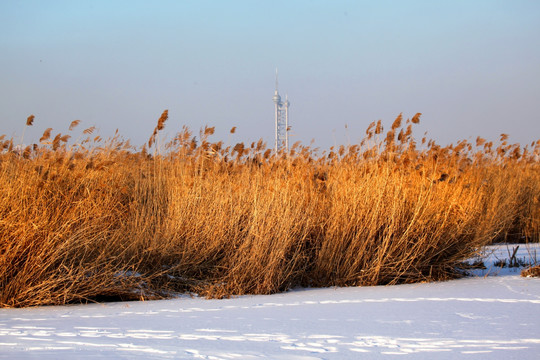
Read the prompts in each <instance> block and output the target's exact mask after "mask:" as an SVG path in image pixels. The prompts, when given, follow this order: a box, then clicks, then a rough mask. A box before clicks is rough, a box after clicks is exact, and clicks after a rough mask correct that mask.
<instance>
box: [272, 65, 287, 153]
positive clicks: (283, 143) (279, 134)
mask: <svg viewBox="0 0 540 360" xmlns="http://www.w3.org/2000/svg"><path fill="white" fill-rule="evenodd" d="M272 100H273V101H274V122H275V143H274V150H275V152H276V153H278V152H280V151H282V150H285V151H286V152H288V151H289V105H290V103H289V99H288V96H285V102H282V101H281V96H279V91H278V69H277V68H276V90H275V92H274V97H273V98H272Z"/></svg>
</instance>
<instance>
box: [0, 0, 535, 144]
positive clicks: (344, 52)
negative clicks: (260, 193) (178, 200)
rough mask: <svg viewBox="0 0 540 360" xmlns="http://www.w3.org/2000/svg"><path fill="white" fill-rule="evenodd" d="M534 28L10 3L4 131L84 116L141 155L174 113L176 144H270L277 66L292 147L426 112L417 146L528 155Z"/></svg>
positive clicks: (441, 18)
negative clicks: (505, 148)
mask: <svg viewBox="0 0 540 360" xmlns="http://www.w3.org/2000/svg"><path fill="white" fill-rule="evenodd" d="M539 18H540V1H535V0H531V1H527V0H513V1H497V0H485V1H484V0H476V1H470V0H467V1H462V0H456V1H415V0H411V1H397V0H396V1H361V0H359V1H343V0H334V1H320V0H311V1H309V0H298V1H282V0H276V1H256V0H252V1H235V0H231V1H209V0H197V1H195V0H193V1H191V0H185V1H136V0H129V1H120V0H118V1H99V0H96V1H85V0H78V1H69V0H68V1H57V0H48V1H30V0H0V69H2V70H1V71H0V134H6V135H7V136H8V137H14V138H15V139H16V140H17V139H20V140H22V141H23V142H24V143H31V142H36V141H37V139H39V137H40V136H41V134H42V133H43V131H44V130H45V129H46V128H48V127H52V128H53V129H54V130H53V131H54V132H55V133H57V132H61V133H67V130H68V127H69V124H70V122H71V121H73V120H76V119H78V120H81V121H82V123H81V125H80V129H79V133H80V131H82V129H84V128H87V127H90V126H96V127H97V128H98V129H99V131H100V132H99V133H100V134H101V135H102V136H103V137H108V136H112V135H113V134H114V132H115V130H116V129H118V131H119V133H120V134H121V135H122V136H123V137H124V138H125V139H130V140H131V142H132V143H134V144H137V145H140V144H143V143H144V142H146V141H147V140H148V138H149V137H150V135H151V134H152V131H153V129H154V127H155V126H156V123H157V120H158V119H159V117H160V115H161V113H162V112H163V110H165V109H168V110H169V120H168V121H167V123H166V127H165V130H164V136H166V137H169V138H172V137H173V136H174V135H175V134H176V133H177V132H179V131H180V130H181V129H182V126H183V125H186V126H188V127H189V128H190V129H191V130H192V131H194V133H196V134H198V132H199V129H200V128H201V127H203V126H205V125H208V126H215V127H216V134H215V135H214V136H213V137H212V139H214V140H216V141H218V140H224V141H225V142H228V143H230V144H232V145H234V143H236V142H240V141H244V142H248V143H249V142H251V141H256V140H258V139H261V138H262V139H263V140H265V141H266V142H267V144H268V145H269V146H272V144H273V137H274V104H273V102H272V96H273V94H274V89H275V71H276V68H278V69H279V92H280V94H281V95H282V97H284V96H285V95H288V97H289V100H290V103H291V105H290V124H291V126H292V129H291V132H290V136H291V137H290V142H291V143H293V142H296V141H301V142H302V143H303V144H306V145H307V144H310V142H311V141H312V140H314V146H316V147H320V148H322V149H326V148H328V147H330V146H332V145H341V144H344V145H347V144H356V143H359V142H360V141H361V139H362V138H363V137H364V134H365V129H366V128H367V127H368V125H369V123H370V122H372V121H376V120H379V119H381V120H382V121H383V124H385V125H386V126H387V128H388V127H389V126H390V124H391V123H392V121H393V119H394V118H395V117H396V116H397V115H398V114H400V113H403V116H404V117H405V118H410V117H412V116H413V115H414V114H415V113H417V112H421V113H422V114H423V115H422V118H421V123H420V124H419V125H418V126H417V128H416V129H415V132H414V133H415V136H416V137H417V138H421V137H422V136H423V134H424V132H426V131H427V133H428V137H430V138H432V139H434V140H436V141H437V142H438V143H440V144H442V145H446V144H449V143H454V142H456V141H458V140H461V139H468V140H471V141H474V139H475V138H476V136H482V137H485V138H487V139H489V140H498V138H499V134H501V133H508V134H510V142H512V143H521V144H523V145H525V144H528V143H530V142H532V141H534V140H537V139H539V138H540V115H539V114H540V111H538V108H539V104H540V46H538V39H540V21H538V19H539ZM30 114H33V115H35V122H34V126H33V127H31V128H28V129H26V130H25V122H26V118H27V117H28V116H29V115H30ZM233 126H236V127H237V132H236V133H235V134H234V135H231V134H229V130H230V129H231V128H232V127H233ZM23 132H24V138H22V136H23Z"/></svg>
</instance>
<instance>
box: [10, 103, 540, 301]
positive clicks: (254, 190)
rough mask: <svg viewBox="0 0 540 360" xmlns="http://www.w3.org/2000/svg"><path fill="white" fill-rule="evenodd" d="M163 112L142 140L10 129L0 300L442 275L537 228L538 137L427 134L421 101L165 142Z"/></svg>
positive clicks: (539, 231) (214, 293) (233, 291)
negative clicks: (28, 134) (266, 137)
mask: <svg viewBox="0 0 540 360" xmlns="http://www.w3.org/2000/svg"><path fill="white" fill-rule="evenodd" d="M167 117H168V113H167V111H165V112H164V113H163V114H162V116H161V118H160V119H159V121H158V125H157V127H156V129H155V131H154V133H153V134H152V136H151V138H150V139H149V142H148V144H147V145H146V146H145V147H144V148H142V149H134V148H133V147H132V146H130V145H129V143H128V142H125V141H123V140H121V139H120V138H119V137H115V138H112V139H108V140H102V139H100V138H99V137H94V135H93V134H92V133H93V131H94V129H93V128H90V129H86V130H84V131H82V133H81V134H80V135H77V136H79V139H80V140H77V141H75V142H73V144H72V145H70V144H71V142H69V136H70V135H66V134H64V135H63V134H53V132H52V130H51V129H48V130H47V131H45V133H44V134H43V136H42V138H41V139H40V143H39V144H36V145H33V146H28V147H26V148H22V147H17V144H14V140H13V139H7V138H6V137H5V136H2V137H1V138H0V147H1V148H3V149H4V150H3V151H2V152H1V153H0V189H1V192H0V306H2V307H19V306H33V305H44V304H65V303H72V302H86V301H101V300H107V299H152V298H160V297H166V296H169V295H170V294H172V293H175V292H194V293H198V294H201V295H204V296H208V297H218V298H219V297H226V296H230V295H238V294H270V293H275V292H279V291H285V290H287V289H290V288H292V287H295V286H334V285H335V286H358V285H378V284H398V283H410V282H419V281H433V280H443V279H449V278H452V277H455V276H459V275H460V274H461V271H460V264H461V263H462V262H463V261H464V260H465V259H467V258H470V257H471V256H472V255H473V254H474V253H475V252H476V251H477V250H478V249H479V248H480V247H481V246H483V245H485V244H489V243H491V242H494V241H504V240H511V241H516V240H517V241H535V242H537V241H539V236H540V204H539V200H540V164H539V160H538V159H539V155H540V141H537V142H535V143H532V144H530V145H529V146H528V147H525V148H522V147H520V146H519V145H512V144H508V143H507V135H504V134H503V135H501V138H500V141H499V142H497V143H496V144H494V143H493V142H491V141H489V142H488V141H486V140H484V139H482V138H477V139H476V143H475V144H471V143H469V142H467V141H460V142H458V143H457V144H454V145H451V146H446V147H441V146H439V145H437V144H436V143H435V142H434V141H427V140H426V139H422V140H421V143H419V144H417V140H415V139H414V137H413V134H412V132H413V130H412V128H413V126H414V124H416V123H418V122H419V120H420V114H416V115H415V116H414V117H412V118H411V119H410V120H404V119H402V116H401V115H399V116H398V117H397V119H396V120H395V121H394V123H393V124H392V125H391V127H390V129H389V130H388V131H386V132H384V131H383V127H382V124H381V122H380V121H379V122H377V123H372V124H371V125H370V126H369V127H368V129H367V131H366V136H365V139H364V140H363V141H362V143H360V144H356V145H351V146H347V147H344V146H341V147H339V148H334V149H331V151H330V152H324V153H320V154H319V153H317V152H315V151H314V150H312V149H311V148H309V147H304V146H301V145H298V144H296V145H295V146H293V147H292V149H291V150H290V152H289V153H279V154H274V153H273V151H272V150H270V149H268V148H266V146H265V144H263V142H262V141H259V142H257V143H253V144H236V145H235V146H230V147H225V146H224V145H223V143H222V142H211V141H209V138H210V137H211V136H212V134H213V132H214V129H213V128H209V127H207V128H204V129H202V130H201V132H200V134H199V136H198V139H195V138H194V136H193V134H192V133H191V132H190V131H189V130H188V129H187V128H184V129H183V131H182V132H180V133H179V134H177V136H176V137H175V138H174V140H172V141H171V142H170V143H168V144H160V143H159V133H160V130H162V129H163V127H164V124H165V122H166V120H167ZM33 121H34V117H33V116H30V117H29V118H28V120H27V125H28V126H30V125H32V122H33ZM78 124H79V123H78V121H74V122H73V123H72V124H71V127H70V133H71V134H72V135H73V132H75V131H76V129H74V128H75V127H76V126H77V125H78ZM231 131H234V128H233V129H232V130H231ZM418 141H420V140H418ZM158 145H159V146H158ZM156 149H165V150H162V151H158V150H156Z"/></svg>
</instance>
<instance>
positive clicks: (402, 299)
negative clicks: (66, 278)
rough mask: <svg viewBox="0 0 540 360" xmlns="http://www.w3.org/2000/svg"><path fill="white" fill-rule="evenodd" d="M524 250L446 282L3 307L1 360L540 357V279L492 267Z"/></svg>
mask: <svg viewBox="0 0 540 360" xmlns="http://www.w3.org/2000/svg"><path fill="white" fill-rule="evenodd" d="M515 246H516V245H510V246H498V247H491V249H492V250H493V249H494V250H495V251H491V253H489V254H487V259H488V260H487V261H486V264H487V265H488V266H487V269H485V270H475V273H476V275H475V276H473V277H469V278H464V279H460V280H454V281H447V282H441V283H423V284H413V285H399V286H377V287H356V288H352V287H351V288H324V289H297V290H294V291H290V292H287V293H284V294H276V295H269V296H242V297H237V298H233V299H226V300H205V299H201V298H196V297H195V298H191V297H189V296H181V297H178V298H175V299H172V300H162V301H148V302H122V303H106V304H92V305H70V306H55V307H38V308H27V309H1V310H0V358H1V359H40V360H41V359H96V358H107V359H112V358H115V359H292V360H308V359H378V358H406V359H434V358H437V359H457V358H459V359H490V360H493V359H520V360H523V359H539V358H540V356H539V354H540V324H539V320H540V316H539V315H540V279H538V278H523V277H520V276H519V272H520V269H519V268H502V269H501V268H498V267H494V266H493V265H492V264H493V263H494V262H495V261H497V260H500V259H503V258H505V257H506V258H508V254H510V255H511V253H512V251H513V249H514V248H515ZM539 249H540V247H538V246H525V245H521V246H520V249H519V251H518V252H517V253H516V257H519V258H521V259H528V261H532V262H534V261H535V256H536V255H535V251H536V250H539Z"/></svg>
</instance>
